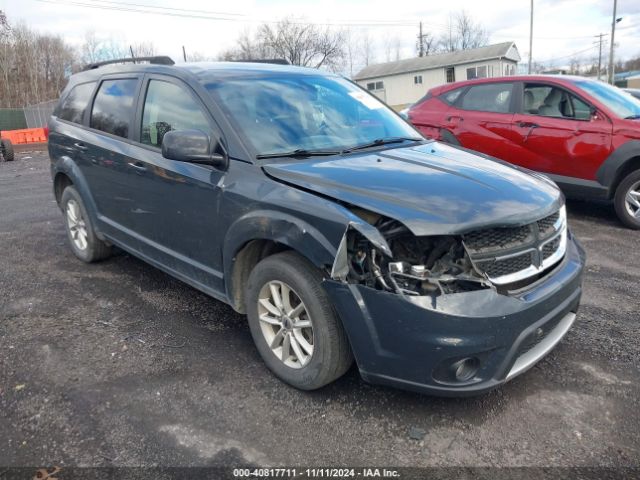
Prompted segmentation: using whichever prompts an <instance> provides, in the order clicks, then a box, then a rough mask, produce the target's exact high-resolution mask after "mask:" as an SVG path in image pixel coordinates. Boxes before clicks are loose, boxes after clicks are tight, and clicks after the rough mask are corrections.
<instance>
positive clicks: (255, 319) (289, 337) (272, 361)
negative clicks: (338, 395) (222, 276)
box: [245, 252, 353, 390]
mask: <svg viewBox="0 0 640 480" xmlns="http://www.w3.org/2000/svg"><path fill="white" fill-rule="evenodd" d="M321 282H322V274H321V272H320V271H319V270H318V269H316V268H315V267H314V266H313V265H312V264H310V263H309V262H308V261H307V260H305V259H304V258H302V257H301V256H299V255H298V254H296V253H294V252H283V253H279V254H276V255H273V256H270V257H267V258H266V259H264V260H262V261H261V262H260V263H258V265H256V267H255V268H254V269H253V271H252V272H251V275H250V277H249V282H248V284H247V290H246V297H245V298H246V311H247V315H248V319H249V327H250V329H251V335H252V337H253V341H254V342H255V344H256V347H257V349H258V352H259V353H260V355H261V356H262V359H263V360H264V362H265V363H266V364H267V366H268V367H269V369H270V370H271V371H272V372H273V373H274V374H275V375H276V376H278V377H279V378H280V379H281V380H283V381H285V382H286V383H288V384H290V385H292V386H294V387H296V388H299V389H301V390H314V389H317V388H320V387H323V386H324V385H326V384H328V383H330V382H332V381H334V380H335V379H337V378H338V377H340V376H342V375H343V374H344V373H345V372H346V371H347V370H348V369H349V367H350V366H351V363H352V362H353V357H352V355H351V350H350V348H349V342H348V340H347V336H346V333H345V331H344V328H343V327H342V324H341V323H340V320H339V319H338V317H337V315H336V313H335V311H334V309H333V306H332V304H331V302H330V300H329V297H328V296H327V294H326V292H325V291H324V288H323V287H322V285H321Z"/></svg>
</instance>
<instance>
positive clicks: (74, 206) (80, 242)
mask: <svg viewBox="0 0 640 480" xmlns="http://www.w3.org/2000/svg"><path fill="white" fill-rule="evenodd" d="M67 226H68V228H69V233H70V234H71V239H72V241H73V243H74V245H75V246H76V247H77V248H78V250H86V248H87V245H88V242H87V224H86V223H85V221H84V218H82V211H81V210H80V205H78V202H76V201H75V200H73V199H71V200H69V201H68V202H67Z"/></svg>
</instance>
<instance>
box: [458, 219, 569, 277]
mask: <svg viewBox="0 0 640 480" xmlns="http://www.w3.org/2000/svg"><path fill="white" fill-rule="evenodd" d="M463 240H464V245H465V248H466V249H467V252H468V254H469V257H470V259H471V261H472V262H473V263H474V265H475V266H476V268H477V269H478V270H479V271H480V272H481V273H483V274H484V275H485V276H486V277H487V278H489V279H490V280H492V281H493V282H494V283H496V284H498V285H505V284H510V283H513V282H520V281H522V280H523V279H525V278H529V277H533V276H535V275H537V274H538V273H540V272H541V271H542V270H544V269H546V268H548V267H550V266H552V265H553V264H555V263H556V262H557V261H559V260H560V259H561V258H562V256H563V253H564V248H565V246H566V215H565V212H564V207H563V208H562V209H561V210H559V211H557V212H554V213H553V214H551V215H549V216H547V217H544V218H542V219H540V220H538V221H536V222H533V223H530V224H528V225H522V226H518V227H505V228H502V227H500V228H488V229H484V230H478V231H475V232H469V233H467V234H465V235H463Z"/></svg>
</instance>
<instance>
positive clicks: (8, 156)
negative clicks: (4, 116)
mask: <svg viewBox="0 0 640 480" xmlns="http://www.w3.org/2000/svg"><path fill="white" fill-rule="evenodd" d="M0 149H1V150H2V157H3V158H4V160H5V161H6V162H13V159H14V158H15V154H14V152H13V144H12V143H11V140H9V139H4V140H0Z"/></svg>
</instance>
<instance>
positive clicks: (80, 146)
mask: <svg viewBox="0 0 640 480" xmlns="http://www.w3.org/2000/svg"><path fill="white" fill-rule="evenodd" d="M73 146H74V147H76V148H77V149H78V150H81V151H83V152H86V151H87V150H89V147H87V146H86V145H85V144H84V143H80V142H76V143H74V144H73Z"/></svg>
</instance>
